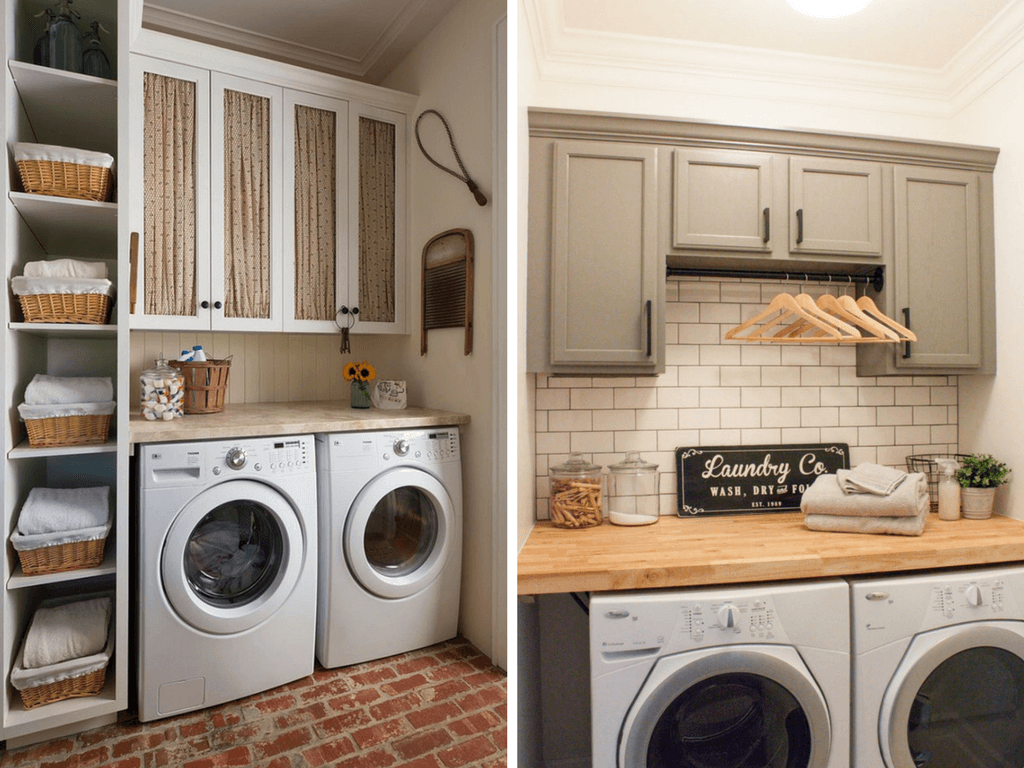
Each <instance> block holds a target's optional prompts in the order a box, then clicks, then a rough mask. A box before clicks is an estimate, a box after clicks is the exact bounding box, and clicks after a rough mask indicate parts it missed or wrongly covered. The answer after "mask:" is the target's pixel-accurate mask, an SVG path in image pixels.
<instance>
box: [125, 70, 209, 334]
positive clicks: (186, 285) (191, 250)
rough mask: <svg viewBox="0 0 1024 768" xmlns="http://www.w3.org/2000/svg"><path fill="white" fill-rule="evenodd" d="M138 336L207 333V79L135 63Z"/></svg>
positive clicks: (134, 321) (200, 73) (134, 319)
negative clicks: (150, 331)
mask: <svg viewBox="0 0 1024 768" xmlns="http://www.w3.org/2000/svg"><path fill="white" fill-rule="evenodd" d="M130 89H131V98H130V105H131V106H130V121H131V126H130V136H131V142H132V143H131V155H132V162H131V179H130V183H131V188H132V189H134V190H139V191H140V193H137V194H135V195H132V196H131V198H130V199H129V200H127V201H123V202H122V205H125V204H127V205H128V207H129V211H130V213H129V215H130V217H131V221H132V230H133V231H135V232H138V233H139V253H138V266H137V274H136V277H135V285H136V288H137V296H138V299H137V301H136V305H135V312H134V314H133V315H132V316H131V327H133V328H175V329H183V330H188V329H208V328H209V327H210V309H209V304H207V307H206V308H204V307H203V306H202V302H203V301H208V297H209V294H210V200H209V189H210V177H209V174H210V73H209V72H207V71H206V70H201V69H196V68H194V67H188V66H185V65H182V64H174V63H171V62H167V61H161V60H159V59H149V58H147V57H144V56H137V55H134V54H133V55H132V77H131V81H130Z"/></svg>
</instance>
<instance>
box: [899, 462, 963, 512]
mask: <svg viewBox="0 0 1024 768" xmlns="http://www.w3.org/2000/svg"><path fill="white" fill-rule="evenodd" d="M967 457H968V454H966V453H919V454H917V455H916V456H907V471H908V472H922V473H924V476H925V477H926V478H928V498H929V499H930V500H931V507H932V512H938V511H939V479H940V478H941V477H942V467H940V466H939V460H940V459H956V461H957V463H958V464H963V463H964V459H966V458H967Z"/></svg>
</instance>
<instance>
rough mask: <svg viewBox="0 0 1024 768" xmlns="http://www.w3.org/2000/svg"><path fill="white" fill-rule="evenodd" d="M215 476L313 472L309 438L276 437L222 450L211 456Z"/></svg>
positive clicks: (230, 445) (246, 442)
mask: <svg viewBox="0 0 1024 768" xmlns="http://www.w3.org/2000/svg"><path fill="white" fill-rule="evenodd" d="M210 458H211V459H212V460H213V465H212V466H211V468H210V471H211V472H212V473H213V474H214V475H215V476H222V475H225V474H226V475H230V476H233V477H236V476H237V475H238V474H239V473H241V474H245V475H253V476H260V475H271V476H280V475H289V474H296V473H299V472H309V471H311V470H312V469H313V447H312V443H311V441H310V440H309V438H305V437H277V438H267V439H265V440H251V441H245V442H239V443H236V444H227V445H225V447H224V448H223V449H222V450H221V451H218V452H216V453H214V454H212V455H211V456H210Z"/></svg>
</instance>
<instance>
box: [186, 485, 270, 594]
mask: <svg viewBox="0 0 1024 768" xmlns="http://www.w3.org/2000/svg"><path fill="white" fill-rule="evenodd" d="M283 551H284V541H283V537H282V532H281V527H280V526H279V525H278V524H277V521H276V520H275V519H274V515H273V513H272V512H271V511H270V510H269V509H267V508H266V507H264V506H263V505H262V504H258V503H256V502H253V501H247V500H238V501H229V502H227V503H226V504H221V505H220V506H218V507H216V508H215V509H214V510H212V511H211V512H210V513H209V514H208V515H206V516H205V517H204V518H203V519H202V520H200V521H199V523H198V525H196V527H195V528H194V529H193V531H192V535H191V536H189V538H188V542H187V543H186V545H185V552H184V555H183V558H182V560H183V564H184V568H185V578H186V579H188V583H189V585H190V586H191V587H192V589H193V590H194V591H195V593H196V595H197V596H198V597H199V599H200V600H202V601H203V602H205V603H207V604H208V605H215V606H230V605H245V604H246V603H250V602H252V601H253V600H255V599H256V598H257V597H259V596H260V595H262V594H263V593H264V592H266V590H267V589H268V588H269V587H270V585H271V584H273V582H274V577H275V576H276V575H277V572H278V570H279V569H280V567H281V557H282V553H283Z"/></svg>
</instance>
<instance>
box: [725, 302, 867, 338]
mask: <svg viewBox="0 0 1024 768" xmlns="http://www.w3.org/2000/svg"><path fill="white" fill-rule="evenodd" d="M776 312H778V313H780V314H779V315H778V316H777V317H774V318H772V319H770V320H769V319H768V318H771V317H772V315H774V314H775V313H776ZM785 320H790V321H792V322H791V324H790V325H789V326H786V327H785V328H783V329H782V330H781V331H778V332H776V333H775V334H773V335H771V336H766V335H765V333H766V332H767V331H770V330H771V329H772V328H776V327H777V326H779V325H780V324H781V323H782V322H783V321H785ZM798 324H804V328H805V329H806V328H809V327H812V326H813V327H814V328H816V329H818V330H819V331H821V332H822V337H821V338H808V337H799V336H794V335H791V328H792V327H795V326H797V325H798ZM756 326H759V327H756ZM749 328H754V330H753V331H752V332H751V333H749V334H747V335H746V336H741V335H740V334H741V333H743V331H746V330H747V329H749ZM859 336H860V332H859V331H857V329H856V328H853V327H852V326H850V325H848V324H846V323H844V322H842V321H841V320H838V319H837V318H834V317H831V316H829V315H828V314H827V313H825V312H822V311H821V310H820V309H819V308H818V306H817V305H816V304H815V303H814V299H812V298H811V297H810V296H808V295H807V294H805V293H802V294H799V295H798V296H792V295H790V294H788V293H780V294H777V295H776V296H775V298H773V299H772V300H771V303H770V304H769V305H768V308H767V309H764V310H762V311H761V312H758V313H757V314H756V315H754V316H753V317H751V318H750V319H749V320H746V321H744V322H742V323H740V324H739V325H737V326H736V327H735V328H731V329H729V330H728V331H726V332H725V338H727V339H736V340H737V341H773V342H778V343H793V344H800V343H814V344H820V343H822V341H841V340H843V339H848V338H854V337H859ZM826 337H827V338H826Z"/></svg>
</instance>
